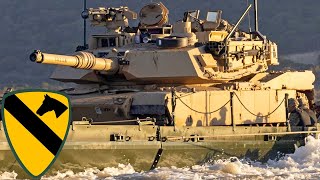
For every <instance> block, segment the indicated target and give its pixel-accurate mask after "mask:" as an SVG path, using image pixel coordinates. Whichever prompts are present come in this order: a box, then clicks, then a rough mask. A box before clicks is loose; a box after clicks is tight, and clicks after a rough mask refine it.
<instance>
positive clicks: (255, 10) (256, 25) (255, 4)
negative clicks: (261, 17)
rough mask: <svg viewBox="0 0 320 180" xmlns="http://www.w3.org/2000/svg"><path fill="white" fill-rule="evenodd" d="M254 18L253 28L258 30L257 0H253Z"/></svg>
mask: <svg viewBox="0 0 320 180" xmlns="http://www.w3.org/2000/svg"><path fill="white" fill-rule="evenodd" d="M254 19H255V24H254V28H255V31H256V32H258V31H259V24H258V0H254Z"/></svg>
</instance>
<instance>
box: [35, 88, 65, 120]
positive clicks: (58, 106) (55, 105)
mask: <svg viewBox="0 0 320 180" xmlns="http://www.w3.org/2000/svg"><path fill="white" fill-rule="evenodd" d="M67 109H68V107H67V106H65V105H64V104H62V103H61V102H60V101H58V100H56V99H53V98H51V97H50V96H48V94H46V95H45V96H44V100H43V102H42V105H41V106H40V108H39V109H38V110H37V114H38V115H39V116H42V115H44V114H45V113H47V112H49V111H54V112H55V114H56V118H58V117H60V115H61V114H62V113H64V112H65V111H66V110H67Z"/></svg>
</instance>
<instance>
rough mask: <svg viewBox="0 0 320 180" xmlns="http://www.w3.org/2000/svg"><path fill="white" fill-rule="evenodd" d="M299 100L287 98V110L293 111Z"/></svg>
mask: <svg viewBox="0 0 320 180" xmlns="http://www.w3.org/2000/svg"><path fill="white" fill-rule="evenodd" d="M298 106H299V102H298V100H297V99H295V98H290V99H288V110H289V112H292V111H294V110H295V109H296V108H298Z"/></svg>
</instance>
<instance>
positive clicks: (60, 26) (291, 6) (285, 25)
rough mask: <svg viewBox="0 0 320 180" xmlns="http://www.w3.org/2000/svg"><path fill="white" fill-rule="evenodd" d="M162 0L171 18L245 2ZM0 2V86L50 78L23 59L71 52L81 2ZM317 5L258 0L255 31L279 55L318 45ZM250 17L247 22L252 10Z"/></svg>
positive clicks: (234, 14)
mask: <svg viewBox="0 0 320 180" xmlns="http://www.w3.org/2000/svg"><path fill="white" fill-rule="evenodd" d="M148 2H150V0H135V1H124V0H108V1H106V0H105V1H102V0H94V1H93V0H90V1H88V7H98V6H120V5H127V6H129V7H130V8H131V9H132V10H134V11H136V12H138V11H139V9H140V8H141V7H142V6H143V5H144V4H146V3H148ZM162 2H163V3H164V4H165V5H167V7H168V8H169V9H171V11H170V20H171V22H175V21H177V20H179V19H181V17H182V15H183V12H184V11H186V10H190V9H195V7H197V8H198V9H200V10H201V11H202V12H206V11H207V10H216V9H221V10H223V18H224V19H227V20H229V21H230V22H231V23H235V22H236V21H237V19H238V18H239V16H240V15H241V13H242V12H243V10H244V9H245V8H246V5H247V1H246V0H238V1H235V0H211V1H207V0H197V1H194V0H175V1H172V0H163V1H162ZM0 6H1V7H2V16H0V22H1V25H2V26H1V28H0V39H1V40H2V43H1V44H0V52H1V53H0V62H1V64H2V65H1V66H0V73H1V78H0V87H4V86H11V85H32V86H34V85H36V86H39V85H41V84H43V82H49V83H50V84H51V83H53V81H49V80H48V77H49V75H50V73H51V72H52V70H53V66H41V65H38V64H34V63H31V62H29V60H28V57H29V54H30V53H31V52H32V51H33V50H34V49H41V50H42V51H43V52H50V53H61V54H71V53H73V52H74V50H75V48H76V47H77V46H78V45H80V44H81V43H82V19H81V17H80V13H81V11H82V8H83V7H82V1H80V0H68V1H65V0H55V1H43V0H28V1H21V0H3V1H1V2H0ZM318 7H320V1H314V0H304V1H301V0H286V1H278V0H268V1H263V0H260V1H259V15H260V31H261V32H262V33H263V34H265V35H267V36H268V38H270V39H271V40H273V41H275V42H277V43H278V47H279V52H280V55H290V54H297V53H306V52H312V51H318V50H320V41H319V40H320V33H319V31H320V16H319V12H318ZM251 19H252V22H251V23H252V24H253V14H251ZM242 28H243V29H247V28H248V22H247V21H246V22H244V23H243V24H242ZM95 31H96V30H95ZM98 31H103V29H100V30H98ZM89 33H90V32H89ZM298 61H299V60H298ZM295 62H297V61H295ZM298 66H299V65H298ZM0 89H1V88H0Z"/></svg>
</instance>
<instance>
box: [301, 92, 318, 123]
mask: <svg viewBox="0 0 320 180" xmlns="http://www.w3.org/2000/svg"><path fill="white" fill-rule="evenodd" d="M298 102H299V108H300V109H301V110H303V111H305V112H306V113H308V115H309V117H310V120H311V125H315V124H316V123H317V122H318V120H317V116H316V114H315V113H314V111H312V110H311V109H310V108H309V103H308V99H307V98H306V97H305V96H302V97H300V98H298Z"/></svg>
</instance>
